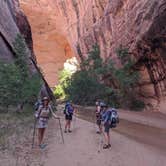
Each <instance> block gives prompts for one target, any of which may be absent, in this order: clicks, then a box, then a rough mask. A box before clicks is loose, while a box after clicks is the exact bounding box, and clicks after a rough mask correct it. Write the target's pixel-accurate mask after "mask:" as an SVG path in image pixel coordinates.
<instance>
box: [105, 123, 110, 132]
mask: <svg viewBox="0 0 166 166" xmlns="http://www.w3.org/2000/svg"><path fill="white" fill-rule="evenodd" d="M110 128H111V127H110V125H109V124H108V123H105V124H104V132H105V133H109V131H110Z"/></svg>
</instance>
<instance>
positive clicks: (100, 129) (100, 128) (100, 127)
mask: <svg viewBox="0 0 166 166" xmlns="http://www.w3.org/2000/svg"><path fill="white" fill-rule="evenodd" d="M99 131H100V133H102V132H103V131H102V126H101V125H99Z"/></svg>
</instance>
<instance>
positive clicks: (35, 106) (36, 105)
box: [34, 100, 42, 111]
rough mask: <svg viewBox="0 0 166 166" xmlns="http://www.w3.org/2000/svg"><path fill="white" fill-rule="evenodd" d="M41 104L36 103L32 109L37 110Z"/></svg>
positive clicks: (39, 102)
mask: <svg viewBox="0 0 166 166" xmlns="http://www.w3.org/2000/svg"><path fill="white" fill-rule="evenodd" d="M41 104H42V102H41V101H39V100H38V101H36V103H35V104H34V109H35V111H37V110H38V109H39V107H40V105H41Z"/></svg>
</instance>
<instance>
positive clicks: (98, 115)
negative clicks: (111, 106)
mask: <svg viewBox="0 0 166 166" xmlns="http://www.w3.org/2000/svg"><path fill="white" fill-rule="evenodd" d="M102 104H103V103H102V102H100V101H99V100H97V101H96V124H97V126H98V131H97V132H96V133H97V134H101V133H102V125H101V120H102V108H101V105H102Z"/></svg>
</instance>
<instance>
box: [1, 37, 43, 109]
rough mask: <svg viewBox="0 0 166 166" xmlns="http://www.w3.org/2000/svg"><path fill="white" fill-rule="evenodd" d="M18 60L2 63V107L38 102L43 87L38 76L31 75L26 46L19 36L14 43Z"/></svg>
mask: <svg viewBox="0 0 166 166" xmlns="http://www.w3.org/2000/svg"><path fill="white" fill-rule="evenodd" d="M13 45H14V50H15V53H16V59H15V61H14V62H13V63H10V64H7V63H4V62H0V105H1V107H9V106H10V105H13V106H16V105H18V104H23V103H30V102H33V101H34V100H36V98H37V96H38V93H39V90H40V88H41V85H42V81H41V78H40V76H39V75H38V74H30V72H29V68H28V64H27V62H28V59H27V51H26V44H25V41H24V39H23V38H22V36H20V35H18V36H17V38H16V40H15V42H14V43H13Z"/></svg>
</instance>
